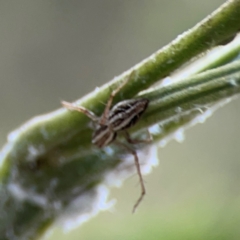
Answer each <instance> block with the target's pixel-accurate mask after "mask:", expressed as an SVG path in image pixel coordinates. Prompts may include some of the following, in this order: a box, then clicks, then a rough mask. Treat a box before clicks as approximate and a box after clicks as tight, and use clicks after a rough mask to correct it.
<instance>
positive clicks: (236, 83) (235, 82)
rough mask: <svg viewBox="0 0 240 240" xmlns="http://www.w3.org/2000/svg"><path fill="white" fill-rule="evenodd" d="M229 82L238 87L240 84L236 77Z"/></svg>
mask: <svg viewBox="0 0 240 240" xmlns="http://www.w3.org/2000/svg"><path fill="white" fill-rule="evenodd" d="M229 83H230V84H231V85H232V86H234V87H237V86H238V85H239V84H238V82H237V80H236V79H233V78H232V79H231V80H230V81H229Z"/></svg>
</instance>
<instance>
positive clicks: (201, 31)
mask: <svg viewBox="0 0 240 240" xmlns="http://www.w3.org/2000/svg"><path fill="white" fill-rule="evenodd" d="M239 29H240V1H239V0H232V1H227V2H226V3H225V4H224V5H222V6H221V7H220V8H219V9H218V10H217V11H215V12H214V13H213V14H212V15H210V16H209V17H207V18H206V19H205V20H203V21H202V22H201V23H199V24H197V25H196V26H195V27H194V28H192V29H191V30H189V31H187V32H186V33H184V34H183V35H181V37H178V38H177V39H176V40H175V41H173V42H172V43H170V44H169V45H167V46H166V47H164V48H163V49H161V50H159V51H157V52H156V53H154V54H153V55H152V56H150V57H149V58H147V59H145V60H144V61H143V62H141V63H140V64H138V65H136V66H135V67H134V68H133V69H130V70H129V71H127V72H125V73H124V74H122V75H121V76H119V77H118V78H116V79H114V80H113V81H112V82H110V83H108V84H106V85H104V86H103V87H101V88H100V89H99V91H95V92H93V93H91V94H89V95H87V96H86V97H84V98H82V99H80V100H78V101H77V104H79V105H82V106H85V107H87V108H90V109H91V110H93V111H94V112H96V113H97V114H100V113H101V112H102V110H103V106H102V104H99V102H106V101H107V99H108V97H109V95H110V92H111V91H112V90H113V89H115V88H116V86H117V85H118V84H119V83H120V82H121V81H122V80H123V79H124V78H126V77H127V76H128V75H130V73H131V72H132V71H133V70H134V74H133V75H132V77H131V79H130V81H129V84H127V86H126V87H124V89H123V90H122V91H121V93H120V94H119V95H118V96H117V97H116V99H115V101H119V100H122V99H126V98H132V97H134V96H136V95H137V94H138V93H139V92H140V91H142V90H144V89H147V88H148V87H149V86H151V85H152V84H153V83H156V82H157V81H158V80H159V79H161V78H163V77H165V76H167V75H169V74H170V73H171V72H172V71H173V70H175V69H177V68H178V67H179V66H181V65H183V64H184V63H186V62H187V61H189V60H190V59H191V58H192V57H194V56H196V55H198V54H199V53H201V52H203V51H206V50H207V49H209V48H212V47H213V46H216V45H218V44H219V43H221V42H222V41H223V40H226V39H228V38H229V37H231V36H233V35H234V34H236V32H237V31H238V30H239ZM239 75H240V74H239V62H236V63H232V64H229V65H228V66H226V67H221V68H218V69H216V70H211V71H209V72H205V73H203V74H199V75H198V76H196V77H192V78H188V79H186V80H184V81H182V82H181V83H177V84H171V85H170V86H168V87H165V88H156V89H150V90H149V91H148V92H146V93H143V95H142V96H146V97H148V98H149V99H150V101H151V104H150V106H149V109H148V110H147V112H146V114H145V116H144V117H143V119H142V121H140V122H139V124H138V125H137V126H136V127H135V128H133V129H132V131H133V133H137V132H139V131H141V130H144V129H145V128H147V127H149V126H151V125H152V124H155V123H158V122H159V121H162V122H163V124H162V126H161V127H164V131H163V132H162V133H161V134H159V135H156V136H155V139H160V138H161V139H162V138H164V137H166V136H168V135H169V134H170V133H171V132H173V131H175V130H176V129H178V128H180V127H182V126H183V125H185V124H187V123H189V122H190V121H192V120H193V119H194V117H196V116H197V115H198V114H199V113H200V111H199V105H200V109H202V111H203V109H204V107H206V106H207V107H209V106H212V104H214V103H216V102H217V101H219V100H221V99H225V98H226V97H231V96H234V95H236V94H238V93H239V85H240V82H239V78H240V77H239ZM188 113H189V114H188ZM181 114H182V115H181ZM176 119H177V120H178V121H176ZM90 137H91V130H90V129H89V120H88V119H87V118H86V117H85V116H84V115H83V114H79V113H76V112H70V111H68V110H66V109H59V110H57V111H55V112H53V113H50V114H47V115H44V116H39V117H36V118H34V119H32V120H30V121H29V122H27V123H26V124H24V125H23V126H21V127H20V128H19V129H17V130H15V131H14V132H13V133H11V134H10V135H9V138H8V143H7V144H6V145H5V147H4V148H3V150H2V152H1V155H0V161H1V169H0V179H1V185H0V196H1V197H0V209H1V213H2V214H1V215H0V239H6V240H7V239H13V238H17V239H19V240H21V239H24V240H25V239H36V237H38V236H40V235H41V234H42V233H43V232H44V231H45V230H46V229H47V228H48V227H49V226H50V225H51V223H52V222H53V221H55V220H56V219H57V218H59V217H60V216H62V214H63V212H64V211H65V210H66V209H68V207H69V206H70V205H71V204H72V202H73V201H74V200H76V199H78V198H80V199H84V198H87V197H86V196H92V197H91V198H90V200H89V201H86V203H84V204H80V205H79V206H78V210H79V211H80V212H81V211H82V213H85V212H84V209H86V208H91V207H90V206H93V205H94V199H95V196H96V186H98V184H99V183H101V182H102V181H103V180H104V178H105V176H106V174H107V173H108V172H110V171H114V170H115V169H116V167H117V166H118V165H119V163H120V160H119V159H118V152H119V149H118V148H112V151H113V152H112V153H111V154H109V153H108V152H107V151H105V150H104V149H100V150H98V149H96V148H93V147H92V145H91V141H90ZM14 190H15V191H14Z"/></svg>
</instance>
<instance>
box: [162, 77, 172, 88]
mask: <svg viewBox="0 0 240 240" xmlns="http://www.w3.org/2000/svg"><path fill="white" fill-rule="evenodd" d="M172 83H173V79H172V78H171V77H166V78H164V79H163V81H162V83H161V86H162V87H165V86H168V85H170V84H172Z"/></svg>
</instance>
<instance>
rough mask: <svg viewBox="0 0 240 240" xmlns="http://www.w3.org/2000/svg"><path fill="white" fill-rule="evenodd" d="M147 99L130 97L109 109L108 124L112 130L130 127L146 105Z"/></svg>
mask: <svg viewBox="0 0 240 240" xmlns="http://www.w3.org/2000/svg"><path fill="white" fill-rule="evenodd" d="M148 103H149V100H148V99H145V98H142V99H131V100H125V101H122V102H119V103H118V104H116V105H115V106H114V107H113V108H112V109H111V111H110V113H109V117H108V124H109V125H110V126H112V129H113V131H116V132H117V131H121V130H124V129H128V128H130V127H132V126H133V125H134V124H135V123H136V122H137V121H138V119H139V118H140V117H141V115H142V114H143V113H144V111H145V110H146V108H147V106H148Z"/></svg>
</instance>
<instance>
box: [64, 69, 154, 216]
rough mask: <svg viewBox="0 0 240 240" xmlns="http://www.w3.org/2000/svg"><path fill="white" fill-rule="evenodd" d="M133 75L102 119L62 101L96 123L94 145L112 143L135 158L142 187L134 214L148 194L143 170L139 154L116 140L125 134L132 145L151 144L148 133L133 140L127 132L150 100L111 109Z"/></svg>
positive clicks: (122, 104) (109, 104)
mask: <svg viewBox="0 0 240 240" xmlns="http://www.w3.org/2000/svg"><path fill="white" fill-rule="evenodd" d="M131 76H132V73H131V74H130V75H129V77H128V78H127V79H126V80H125V81H123V83H122V84H120V85H119V86H118V88H117V89H115V90H114V91H113V92H112V93H111V95H110V97H109V99H108V102H107V104H106V107H105V110H104V112H103V114H102V115H101V117H98V116H96V115H95V114H94V113H93V112H91V111H90V110H88V109H86V108H84V107H81V106H76V105H74V104H72V103H69V102H65V101H62V105H63V106H64V107H65V108H67V109H70V110H75V111H78V112H81V113H83V114H85V115H86V116H88V117H89V118H90V119H91V120H92V121H94V122H95V123H96V129H95V131H94V133H93V136H92V143H93V144H94V145H96V146H97V147H99V148H103V147H105V146H107V145H109V144H111V143H112V142H114V143H116V144H118V145H120V146H122V147H124V148H125V149H127V151H128V152H129V153H131V154H132V155H133V156H134V161H135V165H136V169H137V174H138V176H139V180H140V186H141V194H140V197H139V198H138V200H137V201H136V203H135V204H134V206H133V213H134V212H135V210H136V209H137V207H138V205H139V204H140V202H141V201H142V199H143V197H144V195H145V194H146V190H145V186H144V182H143V177H142V174H141V168H140V164H139V160H138V155H137V152H136V151H135V150H134V149H132V148H131V147H129V146H128V145H126V144H124V143H122V142H118V141H117V140H116V137H117V134H118V132H123V134H124V137H125V139H126V140H127V142H128V143H130V144H137V143H144V142H150V141H151V136H150V134H149V133H148V135H149V137H148V139H145V140H137V139H136V140H135V139H131V137H130V135H129V133H128V132H127V131H126V129H128V128H130V127H131V126H133V125H134V124H135V123H136V122H137V121H138V120H139V118H140V117H141V115H142V114H143V113H144V111H145V110H146V109H147V107H148V103H149V100H148V99H146V98H139V99H130V100H124V101H121V102H119V103H117V104H116V105H115V106H113V107H112V108H111V105H112V102H113V99H114V97H115V95H116V94H118V92H119V91H120V90H121V89H122V88H123V87H124V86H125V85H126V83H127V82H128V81H129V79H130V78H131Z"/></svg>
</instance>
